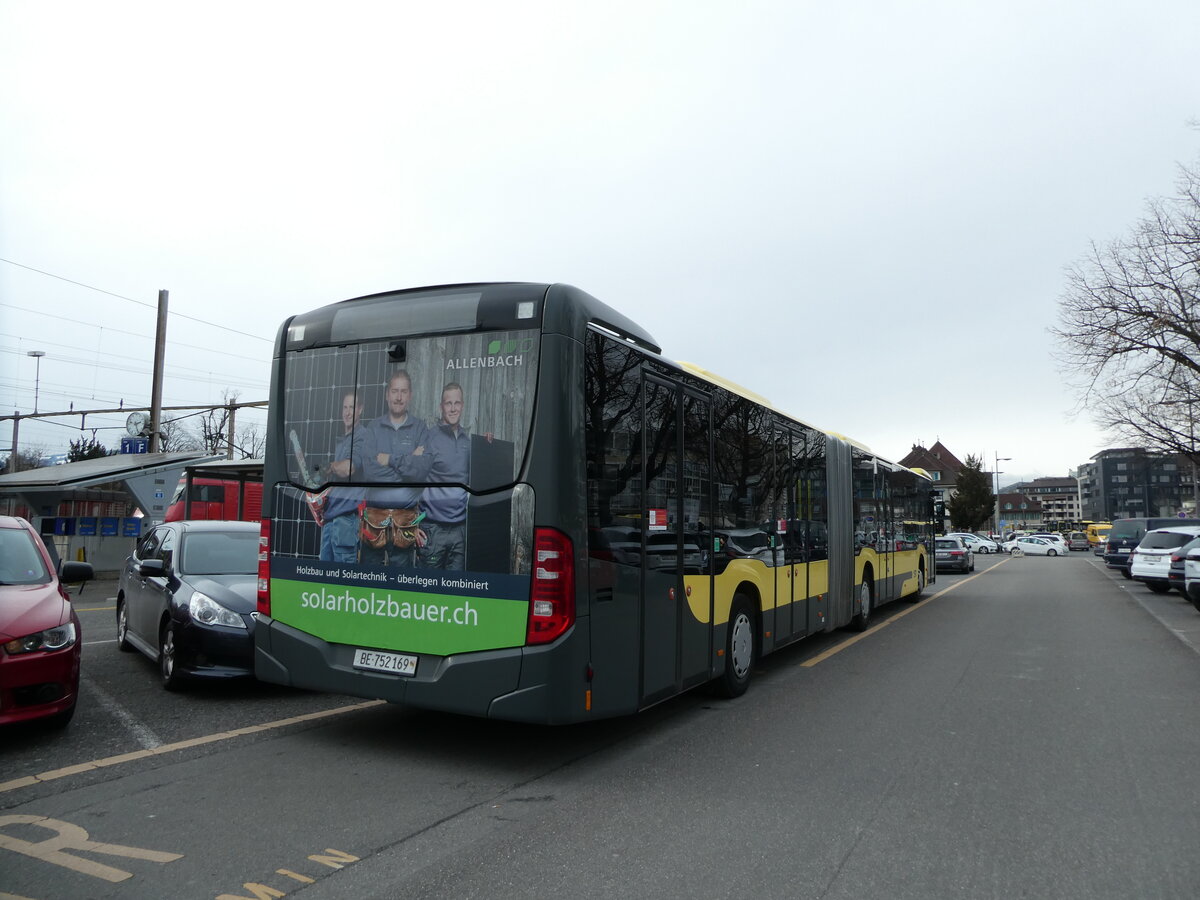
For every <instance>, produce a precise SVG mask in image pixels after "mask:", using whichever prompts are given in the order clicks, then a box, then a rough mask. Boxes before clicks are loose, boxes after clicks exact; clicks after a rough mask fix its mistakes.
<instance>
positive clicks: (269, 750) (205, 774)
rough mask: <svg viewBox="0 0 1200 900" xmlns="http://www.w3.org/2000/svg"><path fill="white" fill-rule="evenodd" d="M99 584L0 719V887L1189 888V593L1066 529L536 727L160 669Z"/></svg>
mask: <svg viewBox="0 0 1200 900" xmlns="http://www.w3.org/2000/svg"><path fill="white" fill-rule="evenodd" d="M95 587H96V586H92V588H89V589H87V590H85V592H84V594H83V595H82V596H81V597H80V598H79V602H78V603H77V606H78V607H79V608H80V616H81V618H82V619H83V624H84V641H85V648H84V651H85V657H84V671H85V682H84V687H83V694H82V701H81V706H80V711H79V712H78V713H77V715H76V718H75V721H74V722H72V724H71V725H70V726H69V728H68V729H67V731H66V732H64V733H59V734H54V733H43V732H20V733H16V734H14V733H12V732H5V733H0V742H2V743H0V897H3V896H5V892H7V893H8V894H12V895H17V896H21V897H28V898H39V900H40V898H51V897H54V898H60V897H61V898H74V897H128V898H133V897H163V896H172V897H179V898H191V897H196V898H213V897H279V896H288V897H304V898H306V900H314V898H346V897H356V898H357V897H381V898H382V897H387V898H393V897H444V896H455V897H550V896H562V895H570V896H575V897H600V896H604V897H611V896H613V895H622V896H639V897H642V896H648V897H694V896H717V897H720V896H755V897H789V898H790V897H821V898H832V897H847V898H849V897H855V898H863V897H880V898H883V897H887V898H904V897H914V898H915V897H922V898H926V897H1019V896H1025V897H1056V898H1058V897H1088V898H1093V897H1122V898H1124V897H1187V898H1192V897H1195V896H1197V895H1200V860H1197V854H1196V853H1195V851H1194V849H1193V843H1194V840H1193V837H1194V836H1195V835H1196V834H1198V833H1200V774H1197V772H1196V767H1195V766H1194V765H1193V764H1192V757H1193V756H1194V747H1195V744H1196V735H1197V734H1200V712H1198V711H1197V704H1196V702H1195V698H1196V696H1197V692H1198V690H1200V653H1198V652H1197V646H1200V644H1198V638H1200V614H1197V613H1196V612H1195V610H1194V609H1192V607H1191V606H1190V605H1189V604H1187V603H1186V602H1184V601H1183V600H1182V599H1181V598H1179V596H1178V595H1156V594H1151V593H1150V592H1149V591H1147V590H1146V589H1145V588H1144V587H1142V586H1140V585H1136V584H1135V583H1131V582H1127V581H1125V580H1124V579H1122V578H1120V576H1114V575H1111V574H1109V573H1108V572H1106V571H1105V570H1104V569H1103V566H1102V563H1100V562H1099V561H1098V560H1097V559H1096V558H1094V557H1092V556H1091V555H1090V554H1076V555H1072V556H1070V557H1067V558H1062V559H1045V558H1033V557H1026V558H1023V559H1009V558H1007V557H1003V556H1002V557H993V558H988V557H980V558H979V566H978V571H977V572H976V573H975V574H974V575H971V576H964V575H942V576H940V577H939V579H938V581H937V583H936V584H935V585H934V586H932V588H931V589H930V590H929V592H928V597H929V599H927V600H926V601H925V602H922V603H920V604H917V605H910V604H906V603H900V604H896V605H894V606H892V607H889V608H886V609H885V610H884V611H883V612H884V615H883V616H882V617H881V620H880V621H879V624H878V625H877V626H876V627H875V628H873V629H872V630H871V631H869V632H868V633H867V634H866V635H865V636H861V637H860V636H857V635H851V634H850V633H847V632H838V633H835V634H833V635H822V636H819V637H817V638H814V639H811V640H809V641H805V642H802V643H801V644H800V645H799V646H797V647H795V648H793V649H790V650H785V651H783V652H781V653H778V654H775V655H774V656H772V657H769V658H767V659H766V660H764V661H763V662H762V664H761V665H760V667H759V670H758V671H757V672H756V678H755V682H754V683H753V684H752V686H751V689H750V692H749V693H748V694H747V695H746V696H745V697H743V698H741V699H739V700H736V701H732V702H728V701H719V700H714V699H712V698H710V697H708V696H706V695H704V694H702V693H699V692H693V693H691V694H688V695H685V696H683V697H680V698H677V699H675V700H672V701H669V702H667V703H664V704H662V705H660V706H658V707H656V708H654V709H652V710H650V711H648V712H646V713H643V714H642V715H639V716H635V717H630V718H627V719H621V720H616V721H611V722H601V723H595V724H590V725H584V726H573V727H566V728H555V729H551V728H535V727H530V726H523V725H512V724H506V723H493V722H486V721H479V720H473V719H463V718H458V717H453V716H444V715H436V714H429V713H421V712H417V711H412V710H406V709H402V708H398V707H392V706H387V705H382V704H374V705H365V706H364V705H363V704H362V701H359V700H356V699H352V698H346V697H331V696H324V695H315V694H308V693H303V692H297V691H289V690H285V689H280V688H275V687H271V686H266V685H258V684H253V683H251V684H242V685H226V686H221V687H218V688H210V689H201V690H196V691H190V692H188V693H184V694H179V695H174V694H167V693H166V692H164V691H163V690H162V689H161V688H160V687H159V686H158V683H157V678H156V671H155V667H154V665H153V663H151V662H150V661H149V660H147V659H145V658H144V657H141V656H140V655H137V654H123V653H119V652H118V651H117V649H116V646H115V643H111V641H112V637H113V635H112V630H113V625H112V622H113V620H112V616H113V611H112V610H111V608H106V607H111V603H107V602H106V601H105V600H104V599H103V597H102V596H101V595H102V594H103V593H104V592H103V591H95ZM89 591H92V593H91V596H90V597H89ZM105 640H107V641H110V643H98V642H99V641H105ZM89 842H92V843H90V844H89Z"/></svg>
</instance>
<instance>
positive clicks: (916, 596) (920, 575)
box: [908, 565, 925, 603]
mask: <svg viewBox="0 0 1200 900" xmlns="http://www.w3.org/2000/svg"><path fill="white" fill-rule="evenodd" d="M924 591H925V566H923V565H922V566H918V567H917V589H916V590H915V591H913V592H912V593H911V594H909V595H908V602H909V603H916V602H917V601H918V600H920V599H921V594H922V593H924Z"/></svg>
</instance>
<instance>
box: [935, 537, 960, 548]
mask: <svg viewBox="0 0 1200 900" xmlns="http://www.w3.org/2000/svg"><path fill="white" fill-rule="evenodd" d="M937 548H938V549H939V550H957V549H959V543H958V541H956V540H953V539H947V538H938V540H937Z"/></svg>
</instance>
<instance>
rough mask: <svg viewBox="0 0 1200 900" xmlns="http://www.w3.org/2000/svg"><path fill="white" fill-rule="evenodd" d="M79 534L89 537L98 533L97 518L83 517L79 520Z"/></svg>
mask: <svg viewBox="0 0 1200 900" xmlns="http://www.w3.org/2000/svg"><path fill="white" fill-rule="evenodd" d="M79 533H80V534H81V535H88V536H89V537H90V536H92V535H94V534H95V533H96V517H95V516H81V517H80V519H79Z"/></svg>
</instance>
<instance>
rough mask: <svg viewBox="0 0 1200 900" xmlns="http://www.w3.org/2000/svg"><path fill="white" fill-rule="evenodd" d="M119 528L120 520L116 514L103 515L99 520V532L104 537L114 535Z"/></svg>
mask: <svg viewBox="0 0 1200 900" xmlns="http://www.w3.org/2000/svg"><path fill="white" fill-rule="evenodd" d="M120 530H121V520H120V519H118V518H117V517H116V516H105V517H104V518H102V519H101V520H100V534H101V535H102V536H104V537H116V536H117V534H118V533H119V532H120Z"/></svg>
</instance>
